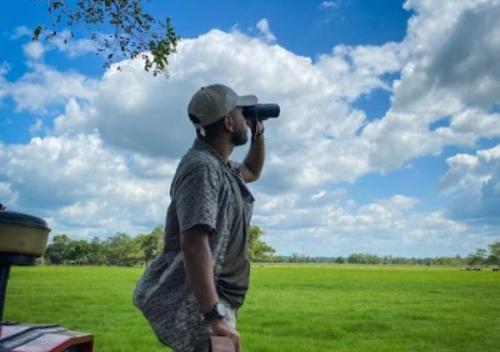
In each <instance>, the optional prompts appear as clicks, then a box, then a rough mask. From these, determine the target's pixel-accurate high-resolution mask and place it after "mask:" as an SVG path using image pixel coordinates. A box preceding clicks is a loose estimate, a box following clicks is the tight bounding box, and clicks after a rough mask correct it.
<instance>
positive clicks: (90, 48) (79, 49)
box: [50, 30, 104, 57]
mask: <svg viewBox="0 0 500 352" xmlns="http://www.w3.org/2000/svg"><path fill="white" fill-rule="evenodd" d="M103 36H104V34H100V35H99V37H103ZM50 44H51V45H52V46H53V47H55V48H56V49H57V50H59V51H61V52H63V53H65V54H66V55H68V57H78V56H82V55H86V54H92V53H97V52H98V51H97V46H96V42H95V41H93V40H91V39H76V38H73V37H72V36H71V32H70V31H69V30H63V31H61V32H59V33H57V35H56V36H54V37H53V38H52V39H51V40H50Z"/></svg>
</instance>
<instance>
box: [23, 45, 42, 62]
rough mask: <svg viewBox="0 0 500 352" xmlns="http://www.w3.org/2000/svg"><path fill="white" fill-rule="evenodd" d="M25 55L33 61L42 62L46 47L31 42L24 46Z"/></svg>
mask: <svg viewBox="0 0 500 352" xmlns="http://www.w3.org/2000/svg"><path fill="white" fill-rule="evenodd" d="M23 51H24V54H25V55H26V56H27V57H28V58H29V59H32V60H36V61H38V60H40V59H42V57H43V53H44V52H45V47H44V46H43V44H42V43H40V42H29V43H27V44H25V45H23Z"/></svg>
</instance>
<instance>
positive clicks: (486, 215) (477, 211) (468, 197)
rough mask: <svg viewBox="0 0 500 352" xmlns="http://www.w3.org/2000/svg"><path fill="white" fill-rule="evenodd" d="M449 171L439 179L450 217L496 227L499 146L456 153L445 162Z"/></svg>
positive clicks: (498, 217) (499, 195)
mask: <svg viewBox="0 0 500 352" xmlns="http://www.w3.org/2000/svg"><path fill="white" fill-rule="evenodd" d="M446 162H447V163H448V166H449V169H448V171H447V172H446V174H445V175H444V176H443V178H442V179H441V185H440V188H441V191H442V192H443V193H444V194H445V195H446V196H447V197H448V199H449V206H448V211H449V213H450V215H451V216H452V217H454V218H458V219H464V220H468V221H476V222H477V223H480V224H497V225H500V145H497V146H496V147H493V148H491V149H483V150H478V151H477V152H476V154H475V155H472V154H457V155H455V156H453V157H450V158H448V159H447V160H446Z"/></svg>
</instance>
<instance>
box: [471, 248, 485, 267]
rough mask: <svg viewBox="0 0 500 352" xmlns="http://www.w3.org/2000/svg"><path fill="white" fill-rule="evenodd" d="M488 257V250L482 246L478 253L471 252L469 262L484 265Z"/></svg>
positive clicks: (472, 264)
mask: <svg viewBox="0 0 500 352" xmlns="http://www.w3.org/2000/svg"><path fill="white" fill-rule="evenodd" d="M485 259H486V250H485V249H482V248H478V249H477V250H476V253H474V254H469V256H468V257H467V264H469V265H471V266H474V265H483V264H484V262H485Z"/></svg>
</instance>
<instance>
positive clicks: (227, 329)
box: [210, 319, 240, 352]
mask: <svg viewBox="0 0 500 352" xmlns="http://www.w3.org/2000/svg"><path fill="white" fill-rule="evenodd" d="M210 327H211V328H212V331H213V333H214V335H216V336H227V337H229V338H230V339H231V341H233V343H234V346H235V349H236V352H240V334H239V333H238V331H236V330H235V329H234V328H233V327H231V326H230V325H229V324H228V322H227V321H225V320H224V319H215V320H212V321H211V322H210Z"/></svg>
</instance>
